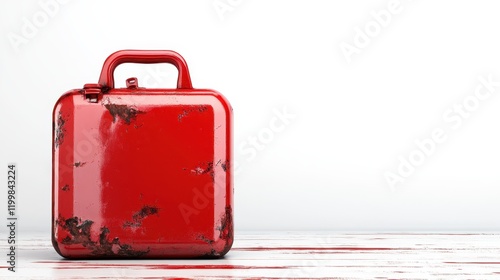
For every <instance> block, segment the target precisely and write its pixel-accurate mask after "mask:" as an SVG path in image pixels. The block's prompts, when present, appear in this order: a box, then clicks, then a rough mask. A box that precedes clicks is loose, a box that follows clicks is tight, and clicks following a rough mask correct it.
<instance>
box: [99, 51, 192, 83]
mask: <svg viewBox="0 0 500 280" xmlns="http://www.w3.org/2000/svg"><path fill="white" fill-rule="evenodd" d="M122 63H145V64H150V63H170V64H172V65H174V66H175V67H176V68H177V70H179V77H178V79H177V88H179V89H192V88H193V86H192V84H191V77H190V76H189V70H188V67H187V64H186V61H185V60H184V58H183V57H182V56H181V55H180V54H178V53H176V52H174V51H160V50H153V51H143V50H122V51H117V52H115V53H113V54H112V55H110V56H109V57H108V58H107V59H106V61H105V62H104V65H103V66H102V71H101V77H100V78H99V84H101V85H103V86H107V87H109V88H114V86H115V81H114V72H115V68H116V67H117V66H118V65H120V64H122Z"/></svg>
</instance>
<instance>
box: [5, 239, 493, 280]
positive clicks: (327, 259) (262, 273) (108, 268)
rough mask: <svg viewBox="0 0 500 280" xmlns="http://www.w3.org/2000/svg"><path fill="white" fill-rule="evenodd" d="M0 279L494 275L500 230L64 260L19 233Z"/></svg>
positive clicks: (256, 242)
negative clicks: (12, 268)
mask: <svg viewBox="0 0 500 280" xmlns="http://www.w3.org/2000/svg"><path fill="white" fill-rule="evenodd" d="M0 242H1V243H0V252H1V255H2V256H4V257H3V258H4V259H5V261H3V260H2V261H1V263H0V267H1V270H0V279H30V280H31V279H170V278H177V279H500V234H345V233H342V234H339V233H331V234H326V233H286V232H281V233H266V234H255V233H241V234H237V235H236V241H235V244H234V246H233V249H232V250H231V251H230V252H229V253H228V255H227V256H226V257H225V258H224V259H220V260H126V261H121V260H111V261H68V260H64V259H62V258H61V257H59V255H57V253H56V252H55V251H54V250H53V249H52V245H51V243H50V241H49V240H48V238H47V236H44V237H42V236H30V237H29V236H23V235H21V236H20V240H18V243H19V250H18V252H17V254H18V266H17V267H16V270H17V272H15V273H12V272H9V271H8V270H7V266H6V258H7V257H6V254H7V241H6V239H5V238H3V239H0Z"/></svg>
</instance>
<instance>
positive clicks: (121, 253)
mask: <svg viewBox="0 0 500 280" xmlns="http://www.w3.org/2000/svg"><path fill="white" fill-rule="evenodd" d="M56 223H57V224H58V225H59V226H61V227H62V228H63V229H65V230H66V231H68V233H69V235H68V236H66V237H65V238H64V239H63V240H62V244H65V245H75V244H80V245H82V246H83V247H85V248H87V249H89V250H90V251H91V254H92V255H96V256H102V257H140V256H143V255H145V254H147V253H148V252H149V249H148V250H146V251H138V250H133V249H132V246H130V245H128V244H121V243H120V240H119V238H118V237H115V238H113V239H112V240H111V241H109V229H108V228H107V227H101V233H100V234H99V240H98V241H93V240H92V238H91V228H92V225H93V224H94V222H93V221H91V220H85V221H82V220H81V219H80V218H78V217H72V218H69V219H64V218H62V217H60V218H59V219H58V220H57V221H56Z"/></svg>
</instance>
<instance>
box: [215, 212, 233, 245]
mask: <svg viewBox="0 0 500 280" xmlns="http://www.w3.org/2000/svg"><path fill="white" fill-rule="evenodd" d="M217 230H218V231H219V238H220V239H222V240H225V241H226V245H225V247H224V252H227V251H229V249H230V247H231V244H232V240H233V211H232V209H231V206H227V207H226V211H224V214H222V217H221V219H220V226H218V227H217Z"/></svg>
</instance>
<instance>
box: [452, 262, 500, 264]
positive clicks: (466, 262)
mask: <svg viewBox="0 0 500 280" xmlns="http://www.w3.org/2000/svg"><path fill="white" fill-rule="evenodd" d="M444 263H447V264H500V262H444Z"/></svg>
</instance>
